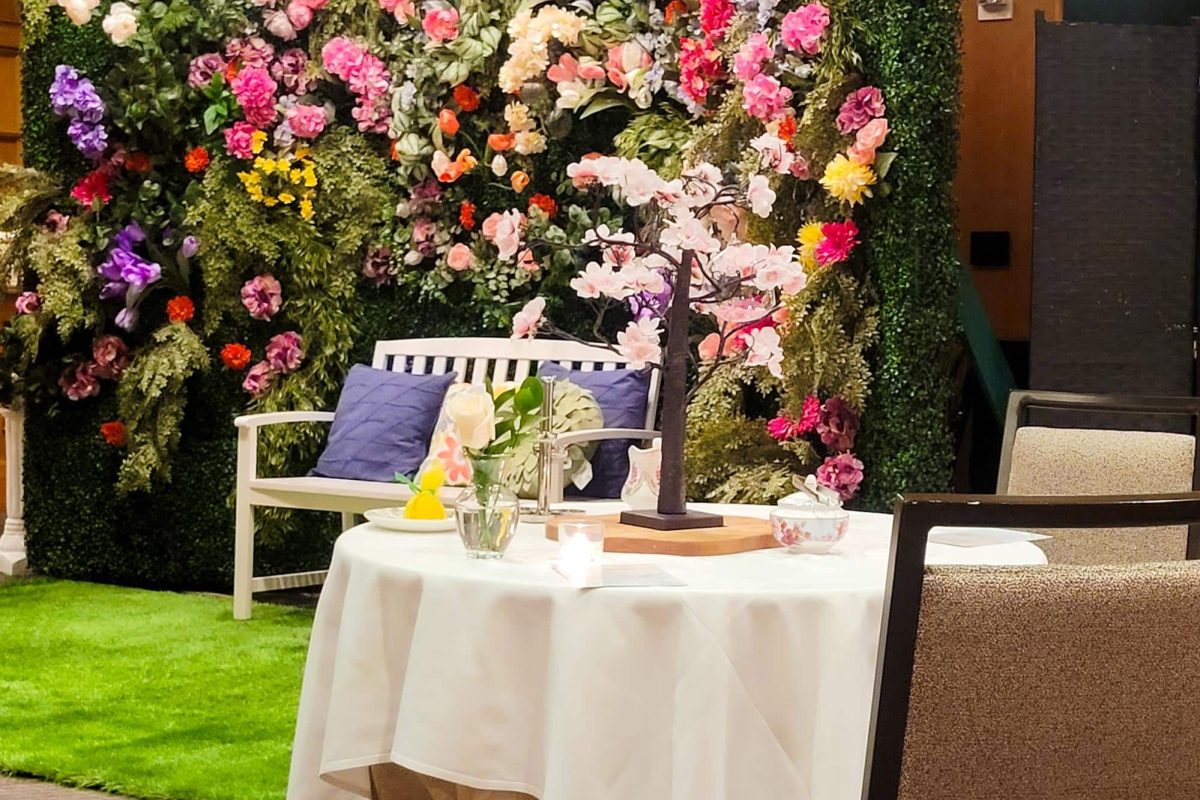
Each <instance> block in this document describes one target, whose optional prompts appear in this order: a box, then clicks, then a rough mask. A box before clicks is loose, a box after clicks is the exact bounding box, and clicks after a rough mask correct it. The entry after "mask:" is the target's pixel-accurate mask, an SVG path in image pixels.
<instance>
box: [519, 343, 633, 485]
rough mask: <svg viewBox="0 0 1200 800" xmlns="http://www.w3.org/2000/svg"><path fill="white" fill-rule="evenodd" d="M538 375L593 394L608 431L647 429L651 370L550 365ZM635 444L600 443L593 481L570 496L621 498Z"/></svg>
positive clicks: (628, 442)
mask: <svg viewBox="0 0 1200 800" xmlns="http://www.w3.org/2000/svg"><path fill="white" fill-rule="evenodd" d="M538 375H545V376H546V377H550V378H564V379H566V380H569V381H570V382H571V383H573V384H575V385H576V386H578V387H579V388H581V389H587V390H588V391H590V392H591V393H592V394H593V395H594V396H595V398H596V403H597V404H598V405H599V406H600V411H601V413H602V414H604V427H606V428H644V427H645V426H646V403H647V402H648V399H649V394H650V370H648V369H643V370H632V369H615V370H609V371H606V372H583V371H581V370H576V369H566V368H564V367H560V366H559V365H558V364H555V363H552V362H547V363H545V364H542V366H541V367H540V368H539V369H538ZM632 444H637V441H636V440H631V439H612V440H609V441H603V442H600V443H599V444H598V445H597V446H596V452H595V454H594V455H593V456H592V479H591V480H590V481H588V485H587V486H585V487H583V488H582V489H580V490H578V491H575V489H574V487H568V490H567V494H571V495H576V496H578V497H591V498H605V499H609V498H614V497H620V496H621V487H623V486H624V485H625V479H626V478H627V477H629V446H630V445H632Z"/></svg>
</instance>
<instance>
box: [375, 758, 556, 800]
mask: <svg viewBox="0 0 1200 800" xmlns="http://www.w3.org/2000/svg"><path fill="white" fill-rule="evenodd" d="M371 800H535V798H534V797H532V796H530V795H527V794H521V793H520V792H492V791H487V790H485V789H472V788H471V787H470V786H462V785H460V784H457V783H451V782H450V781H444V780H442V779H441V778H431V777H430V776H428V775H421V774H420V773H417V772H413V771H412V770H410V769H405V768H404V767H401V766H398V765H396V764H376V765H375V766H373V767H371Z"/></svg>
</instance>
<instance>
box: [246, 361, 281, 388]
mask: <svg viewBox="0 0 1200 800" xmlns="http://www.w3.org/2000/svg"><path fill="white" fill-rule="evenodd" d="M273 380H275V371H274V370H273V369H271V365H270V364H268V363H267V362H265V361H260V362H258V363H257V364H255V365H254V366H253V367H251V368H250V369H249V370H247V371H246V378H245V380H243V381H242V388H243V389H245V390H246V391H247V392H249V393H250V394H252V395H254V396H255V397H258V396H259V395H260V394H262V393H263V392H265V391H266V390H267V389H269V388H271V382H272V381H273Z"/></svg>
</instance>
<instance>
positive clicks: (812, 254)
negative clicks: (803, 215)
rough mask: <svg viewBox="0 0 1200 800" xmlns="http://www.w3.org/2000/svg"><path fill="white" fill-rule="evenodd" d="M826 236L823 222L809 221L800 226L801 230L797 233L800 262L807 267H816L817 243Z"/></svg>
mask: <svg viewBox="0 0 1200 800" xmlns="http://www.w3.org/2000/svg"><path fill="white" fill-rule="evenodd" d="M824 238H825V234H823V233H821V223H819V222H808V223H805V225H804V226H803V227H802V228H800V232H799V233H798V234H796V239H797V241H798V242H799V243H800V263H801V264H803V265H804V266H805V267H814V266H816V264H817V245H819V244H820V243H821V240H822V239H824Z"/></svg>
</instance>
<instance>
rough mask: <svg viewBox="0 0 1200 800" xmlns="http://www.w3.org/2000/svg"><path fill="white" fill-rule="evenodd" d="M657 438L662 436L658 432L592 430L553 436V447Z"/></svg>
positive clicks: (625, 429)
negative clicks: (612, 440) (613, 440)
mask: <svg viewBox="0 0 1200 800" xmlns="http://www.w3.org/2000/svg"><path fill="white" fill-rule="evenodd" d="M659 436H662V434H661V433H659V432H658V431H652V430H643V429H641V428H593V429H592V430H586V431H571V432H570V433H559V434H555V435H554V446H555V447H556V448H566V447H570V446H571V445H573V444H583V443H584V442H599V441H605V440H609V439H637V440H638V441H646V440H648V439H657V438H658V437H659Z"/></svg>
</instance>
